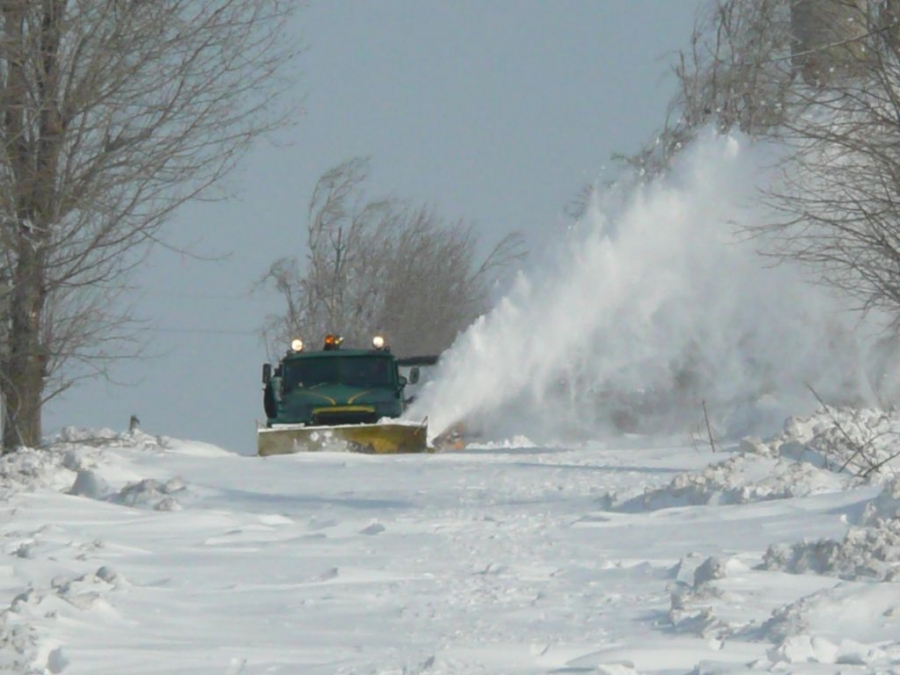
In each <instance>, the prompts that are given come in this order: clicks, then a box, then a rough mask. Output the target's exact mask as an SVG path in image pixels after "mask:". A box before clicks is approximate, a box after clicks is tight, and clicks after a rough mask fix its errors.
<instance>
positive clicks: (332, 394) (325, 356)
mask: <svg viewBox="0 0 900 675" xmlns="http://www.w3.org/2000/svg"><path fill="white" fill-rule="evenodd" d="M373 342H374V344H373V348H372V349H341V348H340V338H337V337H333V336H328V337H326V341H325V347H324V348H323V349H321V350H318V351H307V350H306V349H304V347H303V344H302V343H301V342H300V341H299V340H295V341H294V344H293V345H292V349H291V351H289V352H288V353H287V354H286V355H285V356H284V357H283V358H282V359H281V361H279V363H278V365H277V366H276V367H275V369H274V371H272V370H271V369H270V367H267V366H269V364H265V365H264V366H263V383H264V385H265V392H264V395H263V404H264V407H265V412H266V418H267V419H266V426H269V427H271V426H273V425H276V424H304V425H323V426H332V425H340V424H375V423H376V422H378V420H380V419H383V418H385V417H389V418H396V417H400V415H401V414H403V409H404V405H403V388H404V387H405V386H406V378H405V377H403V376H401V375H400V374H399V371H398V368H397V360H396V359H395V358H394V356H393V355H392V354H391V352H390V349H388V348H387V347H386V346H385V344H384V342H383V341H382V340H379V339H376V340H375V341H373ZM375 345H379V346H375Z"/></svg>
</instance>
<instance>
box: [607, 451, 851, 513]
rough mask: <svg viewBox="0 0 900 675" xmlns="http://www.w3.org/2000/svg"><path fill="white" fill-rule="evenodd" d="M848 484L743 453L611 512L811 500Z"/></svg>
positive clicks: (793, 463) (827, 474) (794, 465)
mask: <svg viewBox="0 0 900 675" xmlns="http://www.w3.org/2000/svg"><path fill="white" fill-rule="evenodd" d="M845 485H846V481H845V480H844V479H842V478H840V477H838V476H835V475H834V474H833V473H832V472H829V471H826V470H823V469H820V468H817V467H815V466H812V465H810V464H806V463H804V462H796V461H788V460H786V459H783V458H774V459H773V458H769V457H765V456H761V455H759V454H748V453H743V452H742V453H741V454H739V455H736V456H734V457H731V458H729V459H727V460H725V461H723V462H717V463H714V464H710V465H709V466H708V467H706V468H705V469H704V470H703V471H702V472H700V473H699V474H698V473H682V474H679V475H678V476H676V477H675V478H673V479H672V481H671V482H670V483H669V484H668V485H666V486H664V487H662V488H655V489H648V490H646V491H645V492H644V494H642V495H639V496H637V497H633V498H631V499H628V500H626V501H624V502H622V503H620V504H616V502H615V499H612V501H611V510H616V511H628V512H637V511H655V510H658V509H665V508H673V507H679V506H697V505H703V504H710V505H722V504H746V503H749V502H759V501H766V500H772V499H788V498H791V497H806V496H809V495H813V494H820V493H824V492H837V491H840V490H842V489H843V488H844V487H845Z"/></svg>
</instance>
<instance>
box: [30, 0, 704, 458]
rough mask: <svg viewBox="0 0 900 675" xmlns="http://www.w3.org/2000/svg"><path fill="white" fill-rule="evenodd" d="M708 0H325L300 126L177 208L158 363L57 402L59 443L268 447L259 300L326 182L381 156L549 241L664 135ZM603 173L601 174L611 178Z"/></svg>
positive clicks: (159, 278)
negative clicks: (584, 202)
mask: <svg viewBox="0 0 900 675" xmlns="http://www.w3.org/2000/svg"><path fill="white" fill-rule="evenodd" d="M700 4H701V3H700V1H699V0H454V1H453V2H450V1H437V0H378V2H374V1H368V2H366V1H364V0H327V1H324V0H320V1H319V2H316V1H312V2H310V3H309V6H308V8H307V9H305V10H303V11H301V12H300V14H299V15H298V17H297V21H296V22H295V25H294V27H293V28H294V30H296V31H297V32H298V34H299V35H301V36H302V38H303V40H304V42H305V44H306V45H307V50H306V51H305V52H304V53H303V54H302V55H301V56H300V58H299V60H298V61H297V64H296V67H297V68H298V70H299V71H300V76H299V78H298V82H299V88H298V91H297V94H298V95H304V94H305V103H304V106H305V110H306V112H305V114H304V115H303V116H302V117H299V118H298V119H297V122H296V124H295V125H294V126H292V127H291V128H290V129H288V130H286V131H284V132H282V133H281V134H279V137H278V139H277V140H278V144H277V145H273V144H271V143H263V144H261V145H260V146H259V147H258V148H257V149H256V151H255V152H254V153H253V154H252V155H251V156H249V157H247V158H246V160H245V161H244V162H243V163H242V164H241V167H240V170H239V172H238V173H237V174H235V176H234V177H233V180H232V183H233V185H234V188H235V190H236V192H237V196H236V197H235V198H233V199H229V200H227V201H225V202H220V203H216V204H197V205H192V206H189V207H188V208H185V209H183V210H182V211H180V212H179V213H178V214H177V215H176V216H175V218H174V219H173V222H172V223H171V227H170V229H169V233H170V235H171V239H172V241H174V242H176V243H177V244H178V245H188V244H189V245H192V246H193V248H194V249H195V250H198V251H202V252H205V253H210V254H228V257H227V258H226V259H223V260H220V261H218V262H198V261H196V260H191V259H188V258H186V257H183V256H178V255H176V254H173V253H170V252H165V251H162V250H160V251H157V252H156V253H155V254H154V255H153V256H152V258H151V260H150V261H149V263H148V265H147V266H146V268H145V269H143V270H142V272H141V273H140V275H139V277H138V279H137V281H138V284H139V286H140V294H141V300H140V303H139V305H138V309H139V312H140V313H141V314H142V315H143V316H145V317H147V318H148V319H149V320H150V322H151V328H149V329H148V333H147V336H148V337H149V339H150V342H151V344H152V349H153V351H155V352H156V354H157V356H155V357H154V358H152V359H144V360H141V361H139V362H133V363H129V364H127V365H124V366H122V367H120V368H119V369H117V370H116V371H115V372H114V375H115V376H116V377H117V378H118V379H120V380H124V381H126V382H130V383H131V384H130V385H128V386H112V385H109V384H106V383H104V382H93V383H90V384H87V385H84V386H82V387H80V388H78V389H77V390H74V391H72V392H70V393H69V394H68V395H67V396H66V398H65V399H62V400H58V401H55V402H53V403H52V404H51V405H50V406H49V408H48V410H47V412H46V415H45V431H46V432H52V431H54V430H55V429H58V428H60V427H62V426H70V425H71V426H76V427H91V428H97V427H110V428H112V429H116V430H122V429H125V428H126V427H127V423H128V418H129V416H130V415H131V414H132V413H136V414H137V415H138V416H139V417H140V419H141V422H142V427H143V429H144V430H145V431H147V432H148V433H154V434H162V435H168V436H174V437H179V438H186V439H191V440H199V441H208V442H211V443H215V444H217V445H219V446H221V447H224V448H227V449H230V450H234V451H236V452H240V453H244V454H249V453H252V452H254V451H255V420H259V419H262V418H263V414H262V403H261V392H260V381H259V372H260V366H261V364H262V362H263V361H264V360H265V359H266V354H265V348H264V345H263V343H262V341H261V339H260V338H259V329H260V327H261V325H262V323H263V320H264V318H265V316H266V314H267V313H268V312H270V311H273V310H277V309H278V308H279V304H278V299H277V297H275V296H274V295H272V294H266V293H255V294H250V288H251V286H252V285H253V282H254V281H255V280H256V279H258V278H259V277H260V276H261V275H262V274H263V273H264V272H265V270H266V269H267V267H268V265H269V263H271V262H272V261H273V260H275V259H276V258H278V257H280V256H283V255H287V254H297V255H302V254H303V248H302V246H303V241H304V237H303V234H304V230H303V228H304V224H305V214H306V205H307V201H308V199H309V195H310V193H311V191H312V188H313V186H314V185H315V182H316V180H317V179H318V177H319V176H320V175H321V174H322V173H323V172H324V171H325V170H327V169H329V168H330V167H332V166H334V165H335V164H337V163H339V162H341V161H343V160H344V159H347V158H349V157H352V156H356V155H370V156H371V157H372V162H373V175H372V181H371V187H372V190H373V192H378V193H393V194H395V195H396V196H400V197H404V198H409V199H412V200H415V201H420V202H428V203H430V204H433V205H434V206H435V207H436V208H437V209H438V210H439V211H440V212H441V213H442V214H443V215H444V216H446V217H447V218H449V219H464V220H466V221H470V222H472V223H474V224H475V225H476V226H477V227H478V229H479V232H481V236H482V238H483V241H484V242H485V244H490V243H491V242H493V241H496V240H497V239H499V238H500V237H501V236H503V235H504V234H506V233H507V232H509V231H511V230H520V231H523V232H525V233H526V234H528V235H529V236H530V237H531V241H532V242H546V241H547V240H549V239H552V237H553V235H554V234H555V233H556V232H558V231H560V230H561V228H562V226H563V225H564V224H565V222H566V217H565V215H564V211H563V209H564V207H565V204H566V203H567V202H568V201H569V200H570V199H571V198H572V197H573V196H574V195H575V194H576V193H577V192H578V190H579V188H580V187H581V186H582V185H584V184H585V183H589V182H592V181H595V180H597V179H598V178H600V177H601V176H604V175H606V176H609V175H610V173H609V167H610V166H611V162H610V156H611V155H612V154H613V153H616V152H632V151H635V150H636V149H637V148H638V147H639V146H640V145H641V144H642V143H643V142H645V141H646V140H648V139H649V138H651V137H652V134H653V132H654V131H655V130H656V129H657V128H658V127H659V126H660V125H661V123H662V121H663V119H664V115H665V107H666V103H667V102H668V100H669V98H670V96H671V94H672V93H673V90H674V86H675V85H674V81H673V79H672V78H671V76H669V75H668V72H669V70H670V68H671V64H672V63H673V58H672V56H673V55H672V52H673V50H675V49H678V48H681V47H685V46H686V45H687V43H688V39H689V36H690V32H691V27H692V24H693V19H694V16H695V12H696V10H697V7H698V6H699V5H700ZM605 168H606V170H607V171H606V172H605V173H604V169H605Z"/></svg>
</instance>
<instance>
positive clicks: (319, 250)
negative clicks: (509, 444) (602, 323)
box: [262, 158, 523, 353]
mask: <svg viewBox="0 0 900 675" xmlns="http://www.w3.org/2000/svg"><path fill="white" fill-rule="evenodd" d="M369 166H370V163H369V160H368V159H365V158H354V159H351V160H348V161H346V162H343V163H342V164H340V165H338V166H336V167H335V168H333V169H331V170H329V171H327V172H326V173H325V174H324V175H323V176H322V177H321V178H320V179H319V181H318V183H317V184H316V187H315V190H314V191H313V195H312V198H311V200H310V206H309V218H308V224H307V241H306V244H307V255H306V258H305V264H304V265H301V264H300V262H299V261H298V259H297V258H294V257H286V258H281V259H279V260H277V261H275V262H274V263H273V264H272V266H271V267H270V268H269V271H268V272H267V274H266V275H265V276H264V277H263V279H262V283H263V284H266V285H270V286H272V287H274V288H275V290H277V291H278V292H279V293H280V295H281V296H282V298H283V299H284V301H285V313H284V314H281V315H278V316H274V317H271V318H270V321H269V323H268V325H267V328H266V332H267V335H268V337H269V340H270V343H277V344H287V342H288V340H287V338H288V337H290V336H297V335H300V336H307V337H308V338H309V339H315V340H318V339H321V337H322V336H323V335H325V334H326V333H329V332H338V333H340V334H341V335H342V336H344V338H345V339H346V341H347V343H348V344H355V345H357V346H365V345H366V344H367V343H368V340H369V339H370V338H371V336H372V335H373V334H375V333H384V334H385V335H386V336H387V337H388V338H389V339H390V342H391V345H392V347H393V348H394V349H395V350H397V351H398V352H400V353H437V352H440V351H442V350H443V349H446V348H447V347H449V346H450V344H451V343H452V341H453V339H454V338H455V337H456V335H457V333H458V332H459V331H460V330H462V329H463V328H465V327H466V326H467V325H468V324H469V323H471V321H473V320H474V319H475V318H476V317H477V316H478V315H479V314H481V313H482V312H483V311H485V309H486V308H487V306H486V303H487V300H488V294H489V291H490V285H491V283H492V281H493V280H495V279H496V278H497V275H498V273H500V272H502V271H504V270H508V269H510V267H511V264H512V263H513V262H515V261H517V260H519V259H520V258H521V257H522V256H523V245H522V239H521V237H520V236H519V235H517V234H511V235H509V236H507V237H505V238H504V239H503V240H502V241H501V242H500V243H499V244H497V245H496V246H495V247H494V249H493V250H492V251H491V252H490V253H489V254H488V255H487V256H486V257H485V259H484V260H483V262H481V263H480V264H478V263H477V262H476V260H477V244H478V240H477V237H476V236H475V232H474V230H473V229H472V227H471V226H466V225H464V224H463V223H458V222H457V223H447V222H445V221H444V220H443V219H442V218H441V217H440V216H439V215H438V214H437V213H436V212H435V211H434V210H433V209H430V208H428V207H426V206H414V205H412V204H410V203H409V202H406V201H403V200H399V199H372V200H370V199H367V198H366V193H365V182H366V179H367V178H368V175H369Z"/></svg>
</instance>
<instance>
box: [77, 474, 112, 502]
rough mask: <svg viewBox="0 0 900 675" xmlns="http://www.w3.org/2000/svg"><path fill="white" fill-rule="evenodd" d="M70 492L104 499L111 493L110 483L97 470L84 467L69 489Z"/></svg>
mask: <svg viewBox="0 0 900 675" xmlns="http://www.w3.org/2000/svg"><path fill="white" fill-rule="evenodd" d="M69 494H72V495H80V496H82V497H90V498H91V499H104V498H105V497H106V495H108V494H109V484H108V483H107V482H106V481H105V480H103V477H102V476H100V475H99V474H98V473H97V472H96V471H93V470H91V469H82V470H80V471H79V472H78V475H77V476H76V477H75V483H74V484H73V485H72V487H71V488H70V489H69Z"/></svg>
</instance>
